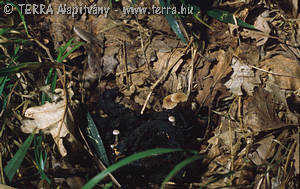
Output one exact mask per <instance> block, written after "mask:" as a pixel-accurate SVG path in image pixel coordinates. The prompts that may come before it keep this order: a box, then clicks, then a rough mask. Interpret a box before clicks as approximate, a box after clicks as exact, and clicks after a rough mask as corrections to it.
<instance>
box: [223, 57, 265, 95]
mask: <svg viewBox="0 0 300 189" xmlns="http://www.w3.org/2000/svg"><path fill="white" fill-rule="evenodd" d="M232 68H233V74H232V75H231V79H230V80H229V81H227V82H226V83H225V86H226V87H227V88H229V89H230V91H231V92H232V93H233V94H234V95H243V92H242V89H244V90H245V91H246V93H247V94H248V95H250V96H252V95H253V92H254V87H256V86H257V85H258V84H260V79H259V78H258V77H257V76H255V74H254V71H253V70H252V69H251V68H250V67H249V66H247V65H246V64H243V63H241V62H240V61H239V60H238V59H237V58H235V57H233V58H232Z"/></svg>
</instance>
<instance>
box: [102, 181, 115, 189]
mask: <svg viewBox="0 0 300 189" xmlns="http://www.w3.org/2000/svg"><path fill="white" fill-rule="evenodd" d="M112 185H113V183H112V182H109V183H107V184H105V186H104V187H103V189H109V188H111V187H112Z"/></svg>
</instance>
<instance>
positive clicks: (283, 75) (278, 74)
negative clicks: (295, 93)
mask: <svg viewBox="0 0 300 189" xmlns="http://www.w3.org/2000/svg"><path fill="white" fill-rule="evenodd" d="M247 65H248V66H250V67H251V68H254V69H257V70H259V71H262V72H266V73H269V74H273V75H277V76H282V77H292V78H297V79H300V77H297V76H293V75H285V74H280V73H274V72H270V71H267V70H264V69H261V68H258V67H256V66H252V65H250V64H247Z"/></svg>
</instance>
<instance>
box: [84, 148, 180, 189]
mask: <svg viewBox="0 0 300 189" xmlns="http://www.w3.org/2000/svg"><path fill="white" fill-rule="evenodd" d="M180 151H184V149H179V148H155V149H151V150H146V151H143V152H139V153H136V154H133V155H130V156H128V157H127V158H124V159H122V160H121V161H119V162H117V163H115V164H113V165H111V166H109V167H108V168H107V169H106V170H104V171H102V172H101V173H99V174H98V175H96V176H95V177H94V178H92V179H91V180H90V181H89V182H88V183H87V184H85V185H84V186H83V188H82V189H91V188H93V187H94V186H95V185H96V184H97V183H98V182H100V181H101V180H102V179H104V178H105V177H106V176H107V175H108V174H109V173H112V172H113V171H115V170H117V169H118V168H120V167H122V166H124V165H127V164H129V163H131V162H133V161H136V160H139V159H143V158H145V157H149V156H152V155H160V154H165V153H170V152H180Z"/></svg>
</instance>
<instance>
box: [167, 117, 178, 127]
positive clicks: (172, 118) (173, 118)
mask: <svg viewBox="0 0 300 189" xmlns="http://www.w3.org/2000/svg"><path fill="white" fill-rule="evenodd" d="M168 120H169V121H170V122H171V123H172V125H173V126H175V124H176V119H175V117H174V116H169V118H168Z"/></svg>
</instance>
